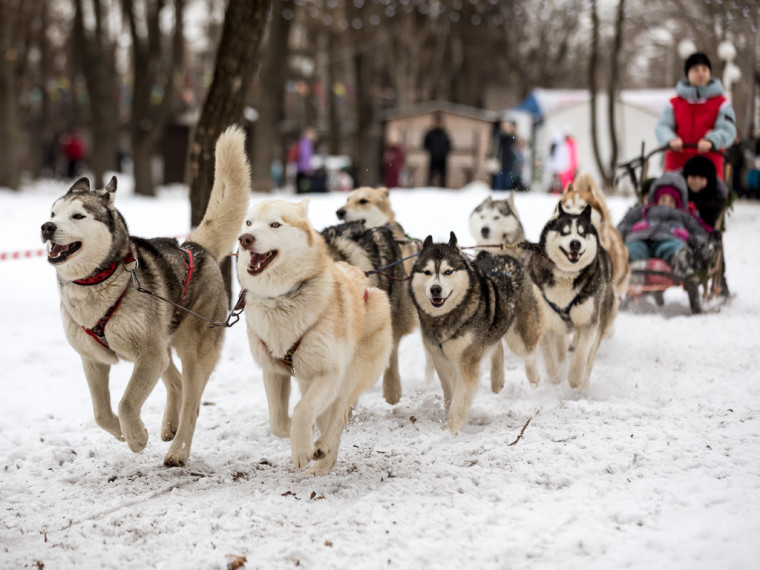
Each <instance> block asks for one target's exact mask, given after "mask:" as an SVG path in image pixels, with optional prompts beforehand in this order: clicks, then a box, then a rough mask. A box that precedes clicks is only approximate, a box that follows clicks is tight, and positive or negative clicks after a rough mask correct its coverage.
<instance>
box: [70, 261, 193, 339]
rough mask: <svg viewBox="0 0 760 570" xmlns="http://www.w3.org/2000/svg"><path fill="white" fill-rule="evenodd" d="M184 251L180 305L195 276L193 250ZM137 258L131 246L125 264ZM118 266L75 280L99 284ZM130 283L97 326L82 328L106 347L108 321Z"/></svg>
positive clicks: (79, 282)
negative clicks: (183, 273) (183, 274)
mask: <svg viewBox="0 0 760 570" xmlns="http://www.w3.org/2000/svg"><path fill="white" fill-rule="evenodd" d="M182 252H183V253H184V254H185V257H186V260H185V279H184V282H185V284H184V287H183V288H182V294H181V295H180V297H179V301H177V304H178V305H181V304H182V300H183V299H184V298H185V293H187V288H188V286H189V285H190V279H191V278H192V276H193V252H192V251H190V250H189V249H183V250H182ZM135 261H136V260H135V254H134V253H133V252H132V248H131V247H130V248H129V253H128V254H127V255H126V257H125V258H124V265H125V266H127V265H129V264H130V263H134V262H135ZM117 266H118V262H116V261H114V262H113V263H112V264H111V265H110V266H108V267H107V268H106V269H104V270H103V271H101V272H100V273H98V274H97V275H93V276H92V277H87V278H85V279H77V280H76V281H74V283H76V284H77V285H97V284H98V283H102V282H103V281H105V280H106V279H108V278H109V277H110V276H111V275H113V273H114V271H116V267H117ZM129 287H130V286H129V285H127V286H126V287H125V288H124V291H122V292H121V295H119V298H118V299H117V300H116V302H115V303H114V304H113V305H111V307H110V308H109V309H108V310H107V311H106V312H105V314H104V315H103V316H102V317H101V318H100V320H98V322H97V323H95V326H94V327H92V328H91V329H89V328H87V327H86V326H84V325H82V329H83V330H84V332H86V333H87V334H88V335H90V336H91V337H92V338H94V339H95V340H96V341H97V342H98V343H99V344H100V345H101V346H103V347H105V348H110V347H109V346H108V341H107V340H106V325H107V324H108V321H110V320H111V317H113V314H114V313H115V312H116V309H118V308H119V305H121V301H122V299H123V298H124V295H126V294H127V290H128V289H129ZM177 312H178V309H174V314H175V315H176V314H177Z"/></svg>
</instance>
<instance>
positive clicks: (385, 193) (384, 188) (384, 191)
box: [378, 186, 391, 198]
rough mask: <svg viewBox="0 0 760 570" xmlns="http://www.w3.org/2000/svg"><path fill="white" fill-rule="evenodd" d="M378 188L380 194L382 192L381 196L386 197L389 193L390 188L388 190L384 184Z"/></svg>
mask: <svg viewBox="0 0 760 570" xmlns="http://www.w3.org/2000/svg"><path fill="white" fill-rule="evenodd" d="M378 190H380V194H382V196H383V198H388V197H389V196H390V195H391V192H390V190H388V189H387V188H386V187H385V186H381V187H380V188H378Z"/></svg>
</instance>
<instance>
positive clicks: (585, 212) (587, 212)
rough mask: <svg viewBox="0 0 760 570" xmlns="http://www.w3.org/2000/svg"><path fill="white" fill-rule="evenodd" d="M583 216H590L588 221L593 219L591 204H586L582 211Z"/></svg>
mask: <svg viewBox="0 0 760 570" xmlns="http://www.w3.org/2000/svg"><path fill="white" fill-rule="evenodd" d="M581 217H583V218H588V221H589V222H590V221H591V204H586V207H585V208H583V211H582V212H581Z"/></svg>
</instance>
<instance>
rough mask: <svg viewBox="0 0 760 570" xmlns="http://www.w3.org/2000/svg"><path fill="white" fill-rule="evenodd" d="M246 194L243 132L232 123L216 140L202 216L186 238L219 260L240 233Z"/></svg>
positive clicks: (247, 174)
mask: <svg viewBox="0 0 760 570" xmlns="http://www.w3.org/2000/svg"><path fill="white" fill-rule="evenodd" d="M250 194H251V167H250V165H249V164H248V159H247V157H246V154H245V132H244V131H243V129H242V128H240V127H238V126H237V125H233V126H231V127H228V128H227V130H225V131H224V132H223V133H222V134H221V135H220V136H219V138H218V139H217V141H216V164H215V167H214V186H213V188H212V189H211V196H210V197H209V201H208V206H207V207H206V213H205V214H204V215H203V220H201V223H200V224H199V225H198V227H197V228H195V229H194V230H193V231H192V233H191V234H190V236H189V237H188V241H194V242H196V243H198V244H200V245H202V246H203V247H204V248H205V249H206V250H207V251H208V252H209V253H210V254H211V255H213V256H214V258H215V259H216V260H217V261H221V260H222V259H223V258H224V256H225V255H226V254H227V253H229V251H230V250H231V249H232V245H233V244H234V243H235V240H236V239H237V237H238V235H239V234H240V227H241V226H242V225H243V219H244V218H245V213H246V210H247V209H248V198H249V196H250Z"/></svg>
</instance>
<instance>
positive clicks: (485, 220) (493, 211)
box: [470, 192, 525, 255]
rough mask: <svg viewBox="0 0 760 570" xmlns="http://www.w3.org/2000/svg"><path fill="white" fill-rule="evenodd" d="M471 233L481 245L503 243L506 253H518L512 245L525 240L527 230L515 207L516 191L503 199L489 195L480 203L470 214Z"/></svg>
mask: <svg viewBox="0 0 760 570" xmlns="http://www.w3.org/2000/svg"><path fill="white" fill-rule="evenodd" d="M470 233H471V234H472V237H474V238H475V243H477V244H478V245H479V246H482V245H502V246H505V249H506V253H508V254H510V255H516V254H517V253H518V250H517V249H516V248H515V247H510V246H515V245H516V244H517V243H519V242H521V241H523V240H524V239H525V231H524V230H523V225H522V222H521V221H520V215H519V214H518V213H517V208H516V207H515V193H514V192H511V193H510V194H509V198H505V199H502V200H494V199H493V198H492V197H491V196H489V197H488V198H486V199H485V200H483V202H481V203H480V204H478V206H476V208H475V209H474V210H473V211H472V213H471V214H470ZM481 249H485V248H481ZM496 251H498V250H495V249H494V250H493V252H494V253H495V252H496Z"/></svg>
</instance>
